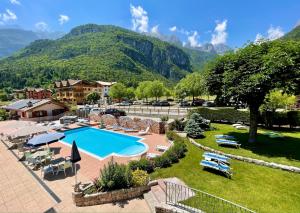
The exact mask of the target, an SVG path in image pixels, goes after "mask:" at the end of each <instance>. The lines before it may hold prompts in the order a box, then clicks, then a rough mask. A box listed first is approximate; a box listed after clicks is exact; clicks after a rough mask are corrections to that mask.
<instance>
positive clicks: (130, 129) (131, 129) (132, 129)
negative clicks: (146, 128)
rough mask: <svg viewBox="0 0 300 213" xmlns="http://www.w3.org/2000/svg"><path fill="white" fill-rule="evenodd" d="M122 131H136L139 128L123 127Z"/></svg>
mask: <svg viewBox="0 0 300 213" xmlns="http://www.w3.org/2000/svg"><path fill="white" fill-rule="evenodd" d="M123 130H124V132H138V131H139V130H137V129H134V128H123Z"/></svg>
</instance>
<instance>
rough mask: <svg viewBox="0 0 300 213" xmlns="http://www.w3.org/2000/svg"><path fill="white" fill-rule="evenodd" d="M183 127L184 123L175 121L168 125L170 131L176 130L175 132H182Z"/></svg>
mask: <svg viewBox="0 0 300 213" xmlns="http://www.w3.org/2000/svg"><path fill="white" fill-rule="evenodd" d="M184 126H185V122H183V121H181V120H179V119H175V120H174V121H173V122H172V123H170V125H169V129H170V130H177V131H183V130H184Z"/></svg>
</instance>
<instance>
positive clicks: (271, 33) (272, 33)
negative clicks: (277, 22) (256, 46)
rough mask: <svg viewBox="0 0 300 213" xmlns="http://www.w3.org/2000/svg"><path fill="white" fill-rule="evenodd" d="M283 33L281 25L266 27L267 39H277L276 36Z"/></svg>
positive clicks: (278, 36) (280, 35)
mask: <svg viewBox="0 0 300 213" xmlns="http://www.w3.org/2000/svg"><path fill="white" fill-rule="evenodd" d="M283 35H284V32H283V30H282V29H281V27H279V26H278V27H273V26H271V27H270V28H269V29H268V39H269V40H271V41H272V40H275V39H278V38H280V37H282V36H283Z"/></svg>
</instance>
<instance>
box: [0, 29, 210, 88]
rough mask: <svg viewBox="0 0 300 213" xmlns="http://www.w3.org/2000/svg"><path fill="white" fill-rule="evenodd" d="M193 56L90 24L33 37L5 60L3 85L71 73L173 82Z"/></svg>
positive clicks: (131, 83)
mask: <svg viewBox="0 0 300 213" xmlns="http://www.w3.org/2000/svg"><path fill="white" fill-rule="evenodd" d="M199 54H201V52H199ZM203 54H204V53H203ZM193 58H195V56H190V55H189V54H188V53H186V52H185V51H184V50H183V49H182V48H178V47H176V46H174V45H172V44H169V43H167V42H163V41H161V40H159V39H157V38H153V37H150V36H146V35H142V34H139V33H135V32H132V31H130V30H126V29H123V28H120V27H116V26H107V25H95V24H88V25H82V26H79V27H76V28H74V29H72V30H71V31H70V33H68V34H66V35H65V36H64V37H62V38H60V39H57V40H37V41H34V42H33V43H31V44H30V45H29V46H27V47H26V48H24V49H22V50H21V51H19V52H18V53H16V54H14V56H12V57H9V58H6V59H3V60H1V61H0V78H1V80H2V81H1V82H0V88H3V87H7V86H11V87H14V88H21V87H24V86H41V85H47V84H49V83H50V82H52V81H54V80H60V79H67V78H75V79H76V78H79V79H86V80H100V79H101V80H105V81H121V82H123V83H125V84H127V85H128V86H136V85H137V83H138V82H140V81H143V80H154V79H158V80H162V81H164V82H166V83H168V84H171V83H172V82H174V81H178V80H179V79H181V78H182V77H184V76H185V75H186V74H188V73H191V72H192V65H191V59H193ZM207 58H209V57H204V59H203V60H202V62H203V63H204V62H205V61H206V60H207ZM198 63H200V62H198ZM197 66H199V64H198V65H197ZM200 66H201V64H200Z"/></svg>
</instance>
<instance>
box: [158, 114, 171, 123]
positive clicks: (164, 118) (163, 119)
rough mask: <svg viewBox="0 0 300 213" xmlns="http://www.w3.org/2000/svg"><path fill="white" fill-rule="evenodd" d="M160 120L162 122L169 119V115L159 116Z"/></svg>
mask: <svg viewBox="0 0 300 213" xmlns="http://www.w3.org/2000/svg"><path fill="white" fill-rule="evenodd" d="M160 120H161V121H162V122H167V121H168V120H169V116H167V115H164V116H162V117H161V118H160Z"/></svg>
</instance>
